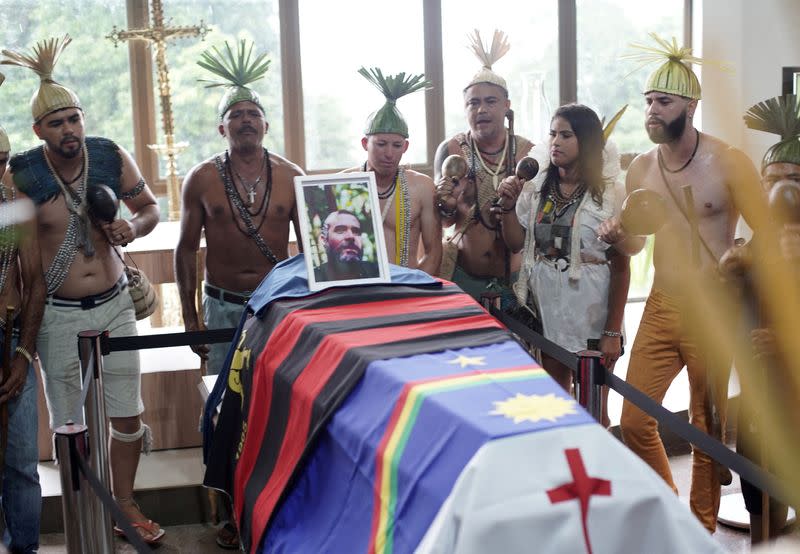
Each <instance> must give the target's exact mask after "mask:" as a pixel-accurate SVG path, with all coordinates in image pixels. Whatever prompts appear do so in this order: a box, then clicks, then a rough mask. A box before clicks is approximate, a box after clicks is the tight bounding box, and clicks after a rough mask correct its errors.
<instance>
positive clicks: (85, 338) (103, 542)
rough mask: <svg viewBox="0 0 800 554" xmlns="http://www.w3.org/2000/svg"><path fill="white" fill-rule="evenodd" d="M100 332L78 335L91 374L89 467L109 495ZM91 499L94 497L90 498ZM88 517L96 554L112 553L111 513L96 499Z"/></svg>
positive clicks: (87, 406)
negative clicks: (92, 530)
mask: <svg viewBox="0 0 800 554" xmlns="http://www.w3.org/2000/svg"><path fill="white" fill-rule="evenodd" d="M101 334H102V333H100V331H81V332H80V333H78V354H79V356H80V360H81V376H82V377H83V379H84V382H85V381H86V374H87V373H89V372H91V375H92V377H91V378H90V379H89V384H88V391H87V393H86V404H85V405H84V415H85V417H86V426H87V428H88V431H89V440H90V443H89V456H88V457H87V460H88V462H89V467H90V468H91V469H92V471H93V472H94V473H95V475H97V478H98V479H99V480H100V482H101V483H102V484H103V487H104V488H105V489H106V490H107V491H109V493H110V492H111V475H110V472H109V468H108V423H107V420H106V405H105V398H104V396H103V354H102V350H101V348H100V336H101ZM93 496H94V495H93ZM95 500H96V501H95V502H94V503H93V509H92V511H91V514H90V519H91V524H92V526H93V528H94V533H95V540H96V541H97V543H98V547H99V550H98V552H114V534H113V527H112V525H111V512H109V511H108V509H106V508H105V506H103V503H102V502H100V499H99V498H97V497H96V496H95Z"/></svg>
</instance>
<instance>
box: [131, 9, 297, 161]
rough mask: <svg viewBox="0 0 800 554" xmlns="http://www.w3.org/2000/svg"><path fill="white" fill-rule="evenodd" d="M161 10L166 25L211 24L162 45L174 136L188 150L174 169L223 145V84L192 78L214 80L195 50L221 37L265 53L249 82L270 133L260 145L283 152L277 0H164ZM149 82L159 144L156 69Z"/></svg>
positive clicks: (220, 43) (220, 42) (219, 42)
mask: <svg viewBox="0 0 800 554" xmlns="http://www.w3.org/2000/svg"><path fill="white" fill-rule="evenodd" d="M164 12H165V13H164V19H165V21H166V22H167V25H173V26H185V25H190V26H191V25H199V24H200V20H203V21H204V22H205V23H206V24H207V25H208V26H209V27H211V29H212V31H211V32H210V33H208V35H206V37H205V40H203V41H201V40H200V39H199V38H185V39H176V40H171V41H169V43H168V46H167V60H168V64H169V80H170V88H171V90H172V109H173V114H174V125H175V140H176V141H178V142H180V141H185V142H188V143H189V147H188V149H187V150H185V151H184V152H183V153H182V154H180V155H179V157H178V172H179V173H181V174H182V173H185V172H186V171H187V170H188V169H189V168H190V167H192V166H193V165H195V164H196V163H198V162H199V161H201V160H204V159H206V158H208V157H209V156H211V155H213V154H215V153H217V152H220V151H222V150H224V149H225V148H226V146H227V143H226V142H225V140H224V139H223V138H222V137H221V136H220V134H219V132H218V130H217V127H218V125H219V118H218V117H217V105H218V104H219V101H220V99H221V98H222V95H223V93H224V90H225V89H224V88H222V87H215V88H205V83H199V82H197V80H198V79H216V76H215V75H213V74H211V73H210V72H208V71H206V70H205V69H203V68H202V67H200V66H198V65H197V61H198V60H199V59H200V54H201V53H202V52H203V51H205V50H207V49H208V48H211V47H212V46H216V47H217V48H220V49H222V48H223V43H224V42H225V41H226V40H227V41H228V43H229V44H230V45H231V47H233V48H234V49H235V48H236V43H237V42H238V41H239V40H241V39H246V40H247V41H253V42H255V46H254V47H253V52H254V53H261V52H267V55H268V56H269V58H270V60H272V61H271V63H270V66H269V71H268V72H267V74H266V76H265V77H264V79H262V80H260V81H256V82H255V83H253V84H252V85H251V86H252V88H253V89H254V90H255V91H256V92H258V94H259V95H260V96H261V102H262V103H263V104H264V108H265V109H266V115H267V121H268V122H269V132H268V133H267V137H266V139H265V141H264V144H265V145H266V146H267V148H269V149H270V150H275V151H276V152H277V153H279V154H283V150H284V148H283V95H282V85H281V67H280V48H279V46H280V34H279V29H280V26H279V21H278V0H235V1H231V0H170V1H169V2H164ZM170 20H171V21H170ZM123 21H124V20H123ZM234 52H235V50H234ZM154 68H155V62H154ZM153 84H154V86H155V87H156V88H155V91H154V95H155V99H156V121H157V122H158V131H159V134H158V137H159V142H160V143H161V144H163V141H164V138H163V128H162V125H161V118H160V114H161V105H160V104H159V100H158V97H159V96H158V82H157V80H156V75H155V70H154V75H153ZM160 174H161V176H162V177H163V176H164V175H165V174H166V164H164V162H163V161H162V162H161V165H160Z"/></svg>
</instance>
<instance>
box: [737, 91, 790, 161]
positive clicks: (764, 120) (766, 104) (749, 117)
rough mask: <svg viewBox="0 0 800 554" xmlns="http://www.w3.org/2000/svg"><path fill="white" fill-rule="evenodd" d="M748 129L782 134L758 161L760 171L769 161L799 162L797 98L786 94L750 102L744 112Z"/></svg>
mask: <svg viewBox="0 0 800 554" xmlns="http://www.w3.org/2000/svg"><path fill="white" fill-rule="evenodd" d="M744 123H745V125H747V126H748V127H749V128H750V129H755V130H756V131H764V132H767V133H773V134H776V135H778V136H780V137H781V140H780V142H778V143H777V144H773V145H772V146H771V147H770V148H769V150H767V153H766V154H764V159H763V160H762V161H761V171H764V168H766V167H767V166H768V165H770V164H774V163H792V164H797V165H800V98H798V97H797V96H796V95H794V94H785V95H783V96H777V97H775V98H770V99H769V100H764V101H763V102H759V103H758V104H756V105H754V106H751V107H750V109H748V110H747V113H745V115H744Z"/></svg>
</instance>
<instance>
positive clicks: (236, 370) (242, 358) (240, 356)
mask: <svg viewBox="0 0 800 554" xmlns="http://www.w3.org/2000/svg"><path fill="white" fill-rule="evenodd" d="M246 337H247V331H246V330H245V331H242V336H241V338H240V339H239V344H237V345H236V351H235V352H234V353H233V359H232V360H231V371H230V373H229V374H228V388H229V389H230V390H232V391H233V392H235V393H237V394H242V378H241V372H242V371H247V370H249V369H250V349H249V348H245V347H244V339H245V338H246ZM242 403H244V396H242Z"/></svg>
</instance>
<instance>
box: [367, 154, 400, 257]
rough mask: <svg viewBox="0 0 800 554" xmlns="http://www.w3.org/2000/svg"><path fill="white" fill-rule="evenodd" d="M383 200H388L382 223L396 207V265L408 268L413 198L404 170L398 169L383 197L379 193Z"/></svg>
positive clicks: (384, 208)
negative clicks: (398, 192) (397, 196)
mask: <svg viewBox="0 0 800 554" xmlns="http://www.w3.org/2000/svg"><path fill="white" fill-rule="evenodd" d="M366 170H367V162H364V171H366ZM398 185H399V190H400V199H399V200H395V196H396V195H395V192H397V190H398ZM378 197H379V198H380V199H381V200H386V202H385V203H384V205H383V209H382V210H381V221H382V222H383V221H386V216H387V215H388V214H389V209H390V208H391V207H392V206H393V205H394V206H395V218H394V232H395V234H394V237H395V255H394V263H395V264H397V265H401V266H403V267H408V251H409V242H410V239H411V198H410V195H409V193H408V179H407V178H406V172H405V170H404V169H401V168H399V167H398V168H397V173H395V175H394V179H392V184H391V186H390V187H389V188H388V189H387V191H386V192H385V193H383V195H381V193H380V192H379V193H378Z"/></svg>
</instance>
